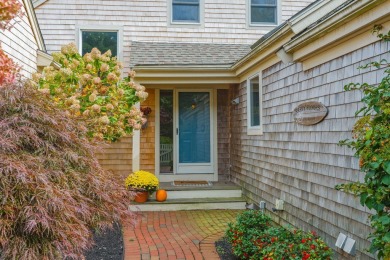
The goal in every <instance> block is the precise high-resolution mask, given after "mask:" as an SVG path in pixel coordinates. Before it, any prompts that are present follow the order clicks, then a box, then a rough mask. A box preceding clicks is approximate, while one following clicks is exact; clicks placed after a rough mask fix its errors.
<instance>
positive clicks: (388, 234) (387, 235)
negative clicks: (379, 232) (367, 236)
mask: <svg viewBox="0 0 390 260" xmlns="http://www.w3.org/2000/svg"><path fill="white" fill-rule="evenodd" d="M383 241H385V242H390V233H387V234H386V235H385V236H384V237H383Z"/></svg>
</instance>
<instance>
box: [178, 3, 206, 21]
mask: <svg viewBox="0 0 390 260" xmlns="http://www.w3.org/2000/svg"><path fill="white" fill-rule="evenodd" d="M199 1H200V0H172V22H189V23H200V3H199Z"/></svg>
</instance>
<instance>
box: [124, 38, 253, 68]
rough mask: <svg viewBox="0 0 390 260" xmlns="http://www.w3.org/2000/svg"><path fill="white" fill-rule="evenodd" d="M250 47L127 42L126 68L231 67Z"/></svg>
mask: <svg viewBox="0 0 390 260" xmlns="http://www.w3.org/2000/svg"><path fill="white" fill-rule="evenodd" d="M250 50H251V48H250V45H243V44H213V43H174V42H135V41H132V42H131V51H130V67H134V66H135V65H223V64H233V63H234V62H236V61H237V60H239V59H240V58H242V57H244V56H245V55H246V54H247V53H248V52H249V51H250Z"/></svg>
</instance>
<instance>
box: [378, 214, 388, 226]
mask: <svg viewBox="0 0 390 260" xmlns="http://www.w3.org/2000/svg"><path fill="white" fill-rule="evenodd" d="M378 221H380V222H382V224H383V225H388V224H390V217H389V216H382V217H380V218H379V219H378Z"/></svg>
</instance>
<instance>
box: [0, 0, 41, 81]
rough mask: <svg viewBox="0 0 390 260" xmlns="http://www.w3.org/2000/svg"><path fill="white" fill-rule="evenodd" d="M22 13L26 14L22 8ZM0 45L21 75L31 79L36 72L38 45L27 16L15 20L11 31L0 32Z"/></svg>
mask: <svg viewBox="0 0 390 260" xmlns="http://www.w3.org/2000/svg"><path fill="white" fill-rule="evenodd" d="M20 2H21V3H22V1H20ZM23 12H24V13H25V14H26V13H27V12H26V10H25V9H24V7H23ZM0 43H1V48H2V49H3V50H4V51H5V52H6V53H7V54H8V55H9V56H10V57H11V58H12V59H13V60H14V61H15V62H16V63H18V64H19V65H20V66H22V71H21V72H22V75H23V76H25V77H27V78H31V74H32V73H35V72H36V71H37V49H38V45H37V42H36V39H35V36H34V33H33V31H32V29H31V25H30V22H29V20H28V17H27V15H24V16H23V17H17V18H15V20H14V26H13V27H12V29H11V30H5V31H2V30H0Z"/></svg>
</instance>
